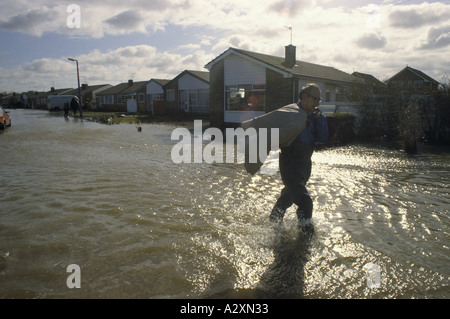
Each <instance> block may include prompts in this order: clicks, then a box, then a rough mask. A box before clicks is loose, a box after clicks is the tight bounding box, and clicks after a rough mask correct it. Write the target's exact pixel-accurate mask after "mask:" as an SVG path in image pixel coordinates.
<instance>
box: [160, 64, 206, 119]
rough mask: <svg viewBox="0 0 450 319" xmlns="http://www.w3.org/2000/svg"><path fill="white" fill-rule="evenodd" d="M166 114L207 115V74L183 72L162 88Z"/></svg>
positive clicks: (190, 71) (202, 72) (203, 72)
mask: <svg viewBox="0 0 450 319" xmlns="http://www.w3.org/2000/svg"><path fill="white" fill-rule="evenodd" d="M163 88H164V92H165V102H164V108H165V113H167V114H172V115H174V114H179V113H196V114H209V94H210V88H209V72H205V71H192V70H185V71H183V72H181V73H180V74H178V75H177V76H176V77H175V78H174V79H172V80H171V81H169V82H168V83H167V84H165V85H164V86H163Z"/></svg>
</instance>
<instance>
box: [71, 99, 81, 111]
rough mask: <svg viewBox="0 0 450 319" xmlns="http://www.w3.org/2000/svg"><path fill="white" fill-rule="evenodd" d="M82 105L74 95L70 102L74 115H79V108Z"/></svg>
mask: <svg viewBox="0 0 450 319" xmlns="http://www.w3.org/2000/svg"><path fill="white" fill-rule="evenodd" d="M79 107H80V102H79V101H78V97H76V96H75V97H74V98H73V99H72V101H71V102H70V108H71V109H72V112H73V116H76V115H77V110H78V108H79Z"/></svg>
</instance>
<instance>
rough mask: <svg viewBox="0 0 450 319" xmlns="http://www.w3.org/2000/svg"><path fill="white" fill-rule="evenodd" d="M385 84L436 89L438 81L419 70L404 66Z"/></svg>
mask: <svg viewBox="0 0 450 319" xmlns="http://www.w3.org/2000/svg"><path fill="white" fill-rule="evenodd" d="M386 83H387V84H389V85H392V86H395V87H398V88H407V87H411V88H416V89H417V88H428V89H436V88H437V87H438V85H439V82H438V81H436V80H434V79H433V78H431V77H430V76H428V75H427V74H425V73H423V72H422V71H420V70H417V69H413V68H411V67H409V66H406V67H405V68H404V69H403V70H401V71H400V72H398V73H397V74H395V75H394V76H392V77H391V78H390V79H388V80H387V81H386Z"/></svg>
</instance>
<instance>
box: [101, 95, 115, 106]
mask: <svg viewBox="0 0 450 319" xmlns="http://www.w3.org/2000/svg"><path fill="white" fill-rule="evenodd" d="M103 104H114V95H104V96H103Z"/></svg>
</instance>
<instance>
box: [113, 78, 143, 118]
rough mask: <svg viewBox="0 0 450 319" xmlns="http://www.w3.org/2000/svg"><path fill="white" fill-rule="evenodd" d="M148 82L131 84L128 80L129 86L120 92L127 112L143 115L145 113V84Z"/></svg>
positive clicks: (131, 81)
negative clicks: (124, 99)
mask: <svg viewBox="0 0 450 319" xmlns="http://www.w3.org/2000/svg"><path fill="white" fill-rule="evenodd" d="M149 82H150V80H148V81H138V82H133V80H129V81H128V83H129V84H131V85H130V86H129V87H128V88H126V89H125V90H123V91H122V92H120V93H121V94H122V95H124V96H125V97H126V105H127V112H140V113H145V112H146V111H147V99H146V95H147V84H148V83H149Z"/></svg>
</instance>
